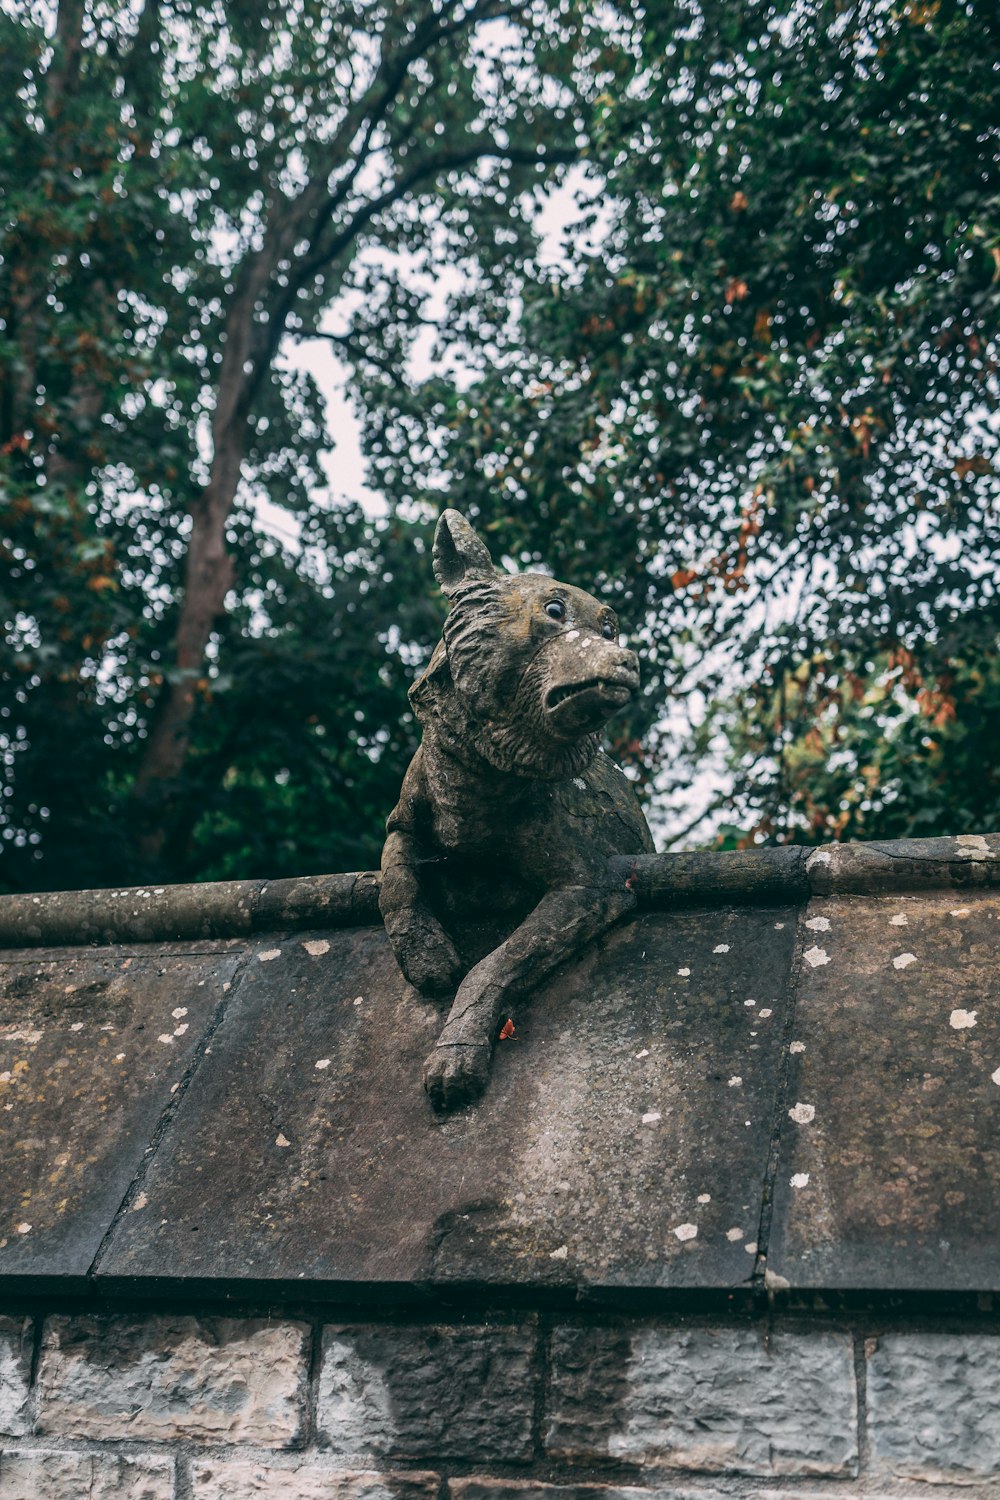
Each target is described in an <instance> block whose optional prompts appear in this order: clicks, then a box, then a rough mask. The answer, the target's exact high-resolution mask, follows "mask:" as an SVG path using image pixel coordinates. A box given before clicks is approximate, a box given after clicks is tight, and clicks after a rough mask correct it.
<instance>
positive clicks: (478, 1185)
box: [101, 909, 794, 1289]
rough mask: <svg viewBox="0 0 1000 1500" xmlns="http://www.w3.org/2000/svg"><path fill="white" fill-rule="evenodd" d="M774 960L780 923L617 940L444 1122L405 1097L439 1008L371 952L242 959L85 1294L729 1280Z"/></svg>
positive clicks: (741, 1258) (766, 1139) (755, 1176)
mask: <svg viewBox="0 0 1000 1500" xmlns="http://www.w3.org/2000/svg"><path fill="white" fill-rule="evenodd" d="M793 941H794V912H791V911H789V910H787V909H778V910H770V911H769V910H766V909H764V910H741V911H713V912H709V913H702V914H698V913H684V914H660V913H650V914H648V915H644V916H641V917H639V918H637V919H636V920H635V921H629V922H628V923H626V924H623V926H622V927H620V928H618V929H617V930H615V931H614V932H612V933H611V934H609V935H608V936H607V937H605V938H604V939H602V940H601V941H600V942H599V943H596V944H594V945H593V946H592V947H591V948H589V949H588V950H587V951H586V952H585V953H584V954H583V955H582V956H581V958H580V959H579V961H578V962H576V963H574V964H573V965H572V966H571V967H569V968H568V969H567V970H566V971H564V972H563V973H561V974H559V975H558V976H556V977H555V978H554V979H553V980H552V981H550V982H549V983H548V984H547V985H545V986H544V987H543V988H542V989H541V990H539V991H538V992H537V993H536V994H535V995H534V996H533V997H532V999H531V1001H530V1002H529V1003H528V1004H527V1005H526V1006H525V1007H524V1009H523V1010H520V1009H519V1010H518V1011H517V1013H516V1016H515V1023H516V1028H517V1030H516V1035H515V1037H514V1038H513V1039H511V1040H510V1041H509V1042H503V1043H501V1044H500V1047H499V1049H498V1056H497V1059H496V1063H495V1083H496V1084H497V1086H496V1087H492V1088H491V1089H490V1091H489V1093H488V1095H487V1097H486V1099H485V1100H484V1101H483V1102H482V1103H481V1104H479V1105H477V1106H475V1107H474V1108H471V1109H469V1110H467V1111H463V1112H462V1113H460V1114H457V1115H454V1116H452V1117H451V1118H449V1119H446V1120H444V1121H441V1120H439V1119H437V1118H436V1117H435V1116H434V1114H433V1113H432V1111H431V1109H430V1108H429V1106H428V1104H427V1100H426V1099H425V1097H424V1096H423V1092H422V1090H421V1087H420V1077H421V1068H422V1064H423V1060H424V1058H425V1057H426V1055H427V1051H428V1049H429V1047H430V1046H431V1044H432V1043H433V1040H434V1037H435V1035H436V1034H437V1029H438V1027H439V1024H440V1021H439V1013H438V1010H437V1009H436V1007H435V1006H433V1005H432V1004H430V1003H429V1002H427V1001H423V1000H420V999H419V998H418V997H417V996H416V994H415V992H414V991H413V990H412V989H410V987H409V986H408V985H407V984H406V983H405V981H404V980H403V978H402V976H401V975H400V973H399V971H398V969H397V967H396V964H395V961H394V960H393V958H392V955H391V953H390V952H389V950H388V946H387V944H386V941H385V938H384V935H383V934H381V933H380V932H377V931H374V930H371V929H369V930H364V929H362V930H354V931H351V932H341V933H332V932H327V933H325V934H321V933H317V934H316V935H315V936H307V935H302V936H295V937H293V938H287V939H284V940H281V939H266V940H260V942H259V944H258V947H257V949H256V950H255V956H254V957H252V958H251V960H250V963H249V965H248V967H247V969H246V970H245V972H244V974H243V977H242V979H241V982H240V985H239V988H238V990H237V991H236V992H235V995H234V998H233V1000H232V1003H231V1004H230V1007H229V1010H228V1011H227V1014H226V1019H225V1020H224V1022H223V1024H222V1026H221V1027H220V1028H219V1030H218V1031H217V1033H216V1034H215V1036H214V1038H213V1042H212V1049H211V1055H210V1056H207V1057H206V1058H205V1060H204V1062H203V1063H202V1065H201V1066H200V1068H199V1070H198V1073H197V1075H196V1077H195V1078H194V1080H193V1081H192V1084H191V1087H190V1088H189V1089H188V1091H187V1093H186V1095H185V1098H184V1102H183V1105H182V1106H181V1108H180V1110H179V1111H178V1114H177V1118H176V1119H175V1121H174V1122H173V1123H172V1125H171V1128H170V1130H169V1131H168V1133H167V1134H166V1135H165V1137H164V1139H163V1143H162V1144H161V1146H160V1148H159V1150H158V1152H157V1155H156V1157H155V1159H154V1160H153V1162H152V1163H151V1165H150V1168H149V1170H148V1173H147V1175H146V1179H145V1182H144V1192H145V1195H146V1198H147V1201H148V1208H147V1210H146V1211H145V1212H143V1213H130V1214H129V1215H127V1216H126V1218H125V1219H124V1221H122V1222H121V1223H120V1224H119V1226H118V1228H117V1230H116V1233H115V1235H114V1237H113V1239H112V1242H111V1246H110V1249H109V1251H108V1252H107V1253H106V1254H105V1256H104V1258H103V1260H102V1265H101V1273H102V1275H103V1276H105V1277H115V1276H121V1277H129V1278H131V1277H134V1276H139V1277H142V1276H157V1277H162V1276H163V1275H164V1273H165V1272H168V1273H170V1274H173V1275H175V1276H178V1277H189V1276H190V1277H199V1278H205V1279H206V1280H208V1281H214V1280H217V1279H218V1278H228V1279H233V1280H238V1281H245V1282H246V1281H250V1282H253V1281H257V1280H259V1281H262V1282H272V1283H273V1282H274V1281H280V1280H282V1279H287V1280H288V1281H289V1282H293V1281H294V1282H296V1283H301V1282H305V1283H306V1286H308V1284H309V1283H310V1282H312V1283H323V1285H324V1286H325V1287H326V1288H327V1289H331V1288H333V1287H335V1286H337V1285H338V1284H344V1283H346V1284H348V1286H359V1285H361V1284H365V1283H367V1284H375V1285H376V1286H377V1285H378V1284H380V1283H383V1284H384V1283H397V1284H399V1283H406V1282H410V1281H421V1282H431V1283H442V1282H445V1283H454V1282H469V1281H479V1280H483V1281H486V1282H490V1283H494V1284H500V1285H504V1284H511V1283H515V1284H516V1283H529V1284H534V1285H542V1286H567V1285H568V1286H574V1285H593V1286H608V1287H617V1286H668V1287H675V1286H694V1287H720V1286H722V1287H731V1286H733V1285H738V1284H740V1283H742V1282H745V1281H746V1280H747V1278H748V1277H749V1276H750V1273H751V1271H752V1269H753V1255H752V1253H751V1254H748V1253H747V1247H748V1246H752V1244H753V1242H754V1240H755V1238H756V1232H757V1224H758V1219H759V1213H760V1184H761V1182H762V1180H763V1176H764V1170H765V1164H766V1161H767V1154H768V1149H769V1143H770V1128H771V1120H772V1116H773V1111H774V1095H775V1090H776V1087H777V1078H778V1063H779V1056H780V1044H781V1026H782V1017H783V1014H784V1006H785V1003H786V998H787V993H786V992H787V981H788V973H789V969H790V964H791V953H792V945H793ZM529 1040H530V1045H527V1043H528V1042H529ZM522 1041H523V1042H524V1043H525V1045H522ZM234 1142H238V1143H239V1149H238V1150H235V1151H234V1149H233V1143H234Z"/></svg>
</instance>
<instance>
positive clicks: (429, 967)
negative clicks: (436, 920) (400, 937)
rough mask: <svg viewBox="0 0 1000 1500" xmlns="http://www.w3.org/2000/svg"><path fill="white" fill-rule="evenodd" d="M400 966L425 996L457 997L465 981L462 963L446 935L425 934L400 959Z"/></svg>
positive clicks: (407, 948) (408, 945) (409, 945)
mask: <svg viewBox="0 0 1000 1500" xmlns="http://www.w3.org/2000/svg"><path fill="white" fill-rule="evenodd" d="M397 956H398V958H399V966H400V968H401V969H402V971H403V973H404V974H405V975H406V977H407V979H408V980H409V981H410V983H411V984H412V985H413V988H414V989H415V990H419V991H420V993H421V994H422V995H453V994H454V993H455V990H456V989H457V987H458V983H459V980H460V979H461V978H462V972H463V971H462V960H461V959H460V958H459V956H458V953H457V952H456V950H455V945H454V943H453V942H452V941H451V939H450V938H449V937H448V936H447V934H446V933H444V932H438V933H431V932H425V933H423V934H422V940H421V942H419V943H408V944H407V945H406V948H405V950H404V951H403V952H402V953H400V954H398V955H397Z"/></svg>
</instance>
